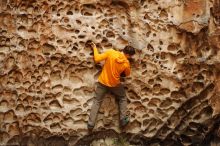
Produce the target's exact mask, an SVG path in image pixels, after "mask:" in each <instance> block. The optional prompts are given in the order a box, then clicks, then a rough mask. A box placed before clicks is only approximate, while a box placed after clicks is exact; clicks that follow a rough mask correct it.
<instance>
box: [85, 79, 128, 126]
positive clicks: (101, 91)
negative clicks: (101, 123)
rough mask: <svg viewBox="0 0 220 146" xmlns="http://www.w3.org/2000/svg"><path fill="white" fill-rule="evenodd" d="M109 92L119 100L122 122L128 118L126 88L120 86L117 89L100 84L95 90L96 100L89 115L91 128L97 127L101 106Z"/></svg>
mask: <svg viewBox="0 0 220 146" xmlns="http://www.w3.org/2000/svg"><path fill="white" fill-rule="evenodd" d="M107 92H111V93H113V94H114V95H115V96H116V98H117V99H118V100H119V111H120V120H121V119H124V118H125V117H126V111H127V98H126V95H125V89H124V86H123V85H122V84H119V85H118V86H116V87H108V86H105V85H103V84H101V83H99V82H98V84H97V88H96V90H95V98H94V99H93V104H92V108H91V111H90V115H89V121H88V124H89V125H90V126H95V121H96V117H97V114H98V111H99V108H100V105H101V103H102V101H103V98H104V96H105V94H106V93H107Z"/></svg>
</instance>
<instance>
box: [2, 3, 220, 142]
mask: <svg viewBox="0 0 220 146" xmlns="http://www.w3.org/2000/svg"><path fill="white" fill-rule="evenodd" d="M0 26H1V27H0V68H1V69H0V129H1V130H0V145H4V144H8V145H10V144H15V145H17V144H24V145H39V144H42V143H44V144H45V145H52V144H53V145H54V144H57V145H75V144H77V143H78V144H79V145H80V144H82V145H83V144H84V145H88V144H89V143H92V140H95V139H97V138H99V137H100V135H102V134H103V133H101V134H100V133H99V130H100V129H102V130H107V129H112V130H113V131H115V132H116V133H115V135H116V137H117V133H120V130H119V129H118V127H119V124H118V105H117V104H116V101H115V99H114V97H113V96H112V95H110V94H109V95H106V98H105V100H104V102H103V104H102V107H101V109H100V112H99V115H98V119H97V124H96V127H95V129H94V130H95V132H94V134H93V135H91V137H89V140H88V136H86V134H87V129H86V126H87V125H86V124H87V120H88V114H89V112H90V108H91V104H92V99H93V96H94V89H95V82H96V81H97V77H98V75H99V73H100V66H97V65H95V64H94V61H93V56H92V52H91V49H90V48H89V46H88V45H87V42H88V41H93V42H95V43H97V44H99V46H100V47H99V50H100V52H103V51H104V50H106V49H109V48H112V47H113V48H115V49H117V50H121V49H122V48H123V47H124V46H125V45H127V44H130V45H132V46H134V47H135V48H137V54H136V56H135V61H134V63H133V64H132V75H131V76H130V77H128V78H126V79H125V81H124V84H125V85H126V87H127V90H126V92H127V97H128V101H129V104H128V110H129V115H130V117H131V122H130V124H129V125H128V127H127V130H126V131H127V132H128V133H129V134H128V135H125V137H130V138H129V140H130V142H131V143H136V144H142V145H144V144H148V145H151V144H152V145H156V144H158V145H175V146H176V145H190V144H191V145H201V144H202V143H204V142H207V141H212V140H213V138H212V137H210V134H211V135H212V136H215V137H216V138H219V136H220V126H219V117H220V116H219V114H220V108H219V107H220V96H219V95H220V51H219V49H220V1H219V0H175V1H172V0H166V1H165V0H80V1H78V0H73V1H72V0H54V1H53V0H28V1H21V0H1V1H0ZM107 131H108V130H107ZM104 133H105V132H104ZM106 133H109V132H106ZM113 133H114V132H113ZM107 135H108V134H107ZM83 139H85V140H83ZM86 139H87V140H86Z"/></svg>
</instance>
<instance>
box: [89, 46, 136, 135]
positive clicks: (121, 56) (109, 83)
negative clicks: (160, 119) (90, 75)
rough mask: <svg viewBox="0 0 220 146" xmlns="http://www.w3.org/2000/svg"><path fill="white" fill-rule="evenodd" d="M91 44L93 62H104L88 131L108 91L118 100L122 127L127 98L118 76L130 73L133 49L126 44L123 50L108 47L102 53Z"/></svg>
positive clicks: (126, 120)
mask: <svg viewBox="0 0 220 146" xmlns="http://www.w3.org/2000/svg"><path fill="white" fill-rule="evenodd" d="M91 46H92V48H93V52H94V60H95V62H96V63H98V62H100V61H105V64H104V66H103V68H102V72H101V74H100V76H99V78H98V84H97V88H96V91H95V98H94V101H93V104H92V108H91V111H90V115H89V121H88V130H89V132H91V131H92V130H93V128H94V126H95V121H96V117H97V114H98V111H99V108H100V105H101V103H102V100H103V97H104V95H105V94H106V93H107V92H108V91H109V92H112V93H113V94H114V95H115V96H116V97H117V98H118V100H119V111H120V128H122V129H123V128H124V127H125V126H126V125H127V124H128V122H129V118H128V117H127V115H126V110H127V98H126V94H125V89H124V87H123V85H122V84H121V83H120V77H122V76H123V77H124V76H128V75H129V74H130V63H129V61H128V59H129V58H130V57H131V56H132V55H134V54H135V49H134V48H133V47H131V46H126V47H125V48H124V49H123V52H119V51H116V50H113V49H110V50H107V51H106V52H104V53H103V54H99V53H98V49H97V47H96V45H95V44H94V43H91Z"/></svg>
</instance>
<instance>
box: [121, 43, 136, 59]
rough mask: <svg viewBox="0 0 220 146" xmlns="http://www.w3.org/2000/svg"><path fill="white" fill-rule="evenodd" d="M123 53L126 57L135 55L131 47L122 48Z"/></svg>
mask: <svg viewBox="0 0 220 146" xmlns="http://www.w3.org/2000/svg"><path fill="white" fill-rule="evenodd" d="M123 52H124V54H125V55H126V56H127V57H131V56H133V55H134V54H135V49H134V48H133V47H132V46H128V45H127V46H125V47H124V49H123Z"/></svg>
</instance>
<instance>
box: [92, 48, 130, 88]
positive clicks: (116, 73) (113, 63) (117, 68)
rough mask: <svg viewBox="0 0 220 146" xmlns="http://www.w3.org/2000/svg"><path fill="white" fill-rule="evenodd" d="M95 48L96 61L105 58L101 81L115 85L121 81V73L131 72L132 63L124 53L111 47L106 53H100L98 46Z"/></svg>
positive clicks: (107, 84) (108, 84)
mask: <svg viewBox="0 0 220 146" xmlns="http://www.w3.org/2000/svg"><path fill="white" fill-rule="evenodd" d="M93 50H94V60H95V62H96V63H97V62H100V61H102V60H105V64H104V66H103V68H102V72H101V74H100V76H99V78H98V80H99V82H100V83H102V84H104V85H106V86H108V87H115V86H117V85H118V84H119V83H120V74H121V73H122V72H124V73H125V75H126V76H128V75H129V74H130V63H129V61H128V59H127V57H126V56H125V55H124V53H122V52H119V51H116V50H113V49H109V50H107V51H106V52H105V53H102V54H99V53H98V50H97V48H93Z"/></svg>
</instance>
